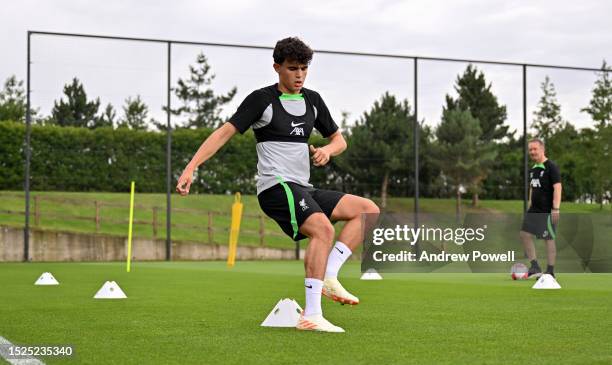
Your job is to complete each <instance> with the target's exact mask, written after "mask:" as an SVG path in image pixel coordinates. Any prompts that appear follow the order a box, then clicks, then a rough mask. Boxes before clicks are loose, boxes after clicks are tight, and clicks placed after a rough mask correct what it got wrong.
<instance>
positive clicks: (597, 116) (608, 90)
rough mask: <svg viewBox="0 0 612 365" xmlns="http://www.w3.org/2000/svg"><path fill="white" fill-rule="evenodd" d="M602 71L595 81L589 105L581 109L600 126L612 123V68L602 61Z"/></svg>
mask: <svg viewBox="0 0 612 365" xmlns="http://www.w3.org/2000/svg"><path fill="white" fill-rule="evenodd" d="M601 69H602V72H599V73H598V74H599V77H598V78H597V80H596V81H595V86H594V87H593V90H592V94H593V96H592V97H591V101H590V102H589V106H587V107H585V108H583V109H582V111H583V112H586V113H588V114H589V115H590V116H591V118H592V119H593V121H595V122H596V123H597V125H598V127H600V126H606V125H609V124H610V123H612V75H610V73H611V72H612V68H611V67H610V66H608V65H607V64H606V61H605V60H604V61H603V64H602V66H601Z"/></svg>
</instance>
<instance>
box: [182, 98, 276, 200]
mask: <svg viewBox="0 0 612 365" xmlns="http://www.w3.org/2000/svg"><path fill="white" fill-rule="evenodd" d="M268 104H270V101H269V98H267V97H266V94H264V93H263V92H262V91H261V90H255V91H253V92H252V93H251V94H249V95H248V96H247V97H246V98H245V99H244V101H243V102H242V103H241V104H240V106H239V107H238V110H236V113H234V115H232V117H231V118H230V119H229V121H228V122H227V123H225V124H223V125H222V126H221V127H219V128H217V130H215V131H214V132H213V133H212V134H211V135H210V136H208V138H206V140H205V141H204V142H203V143H202V145H201V146H200V148H198V151H197V152H196V153H195V155H194V156H193V158H192V159H191V161H189V163H188V164H187V167H185V170H184V171H183V173H182V174H181V177H180V178H179V180H178V184H177V185H176V191H177V192H179V193H180V194H181V195H187V194H189V187H190V186H191V183H192V182H193V172H194V171H195V170H196V169H197V168H198V166H200V165H201V164H203V163H204V162H206V161H208V159H209V158H211V157H212V156H213V155H214V154H215V153H216V152H217V151H218V150H219V149H220V148H221V147H223V145H224V144H226V143H227V141H229V140H230V139H231V138H232V136H234V134H236V133H237V132H239V133H244V132H246V131H247V130H248V129H249V127H250V126H251V125H252V124H253V123H255V122H256V121H258V120H259V118H260V117H261V115H262V113H263V112H264V110H265V109H266V107H267V106H268Z"/></svg>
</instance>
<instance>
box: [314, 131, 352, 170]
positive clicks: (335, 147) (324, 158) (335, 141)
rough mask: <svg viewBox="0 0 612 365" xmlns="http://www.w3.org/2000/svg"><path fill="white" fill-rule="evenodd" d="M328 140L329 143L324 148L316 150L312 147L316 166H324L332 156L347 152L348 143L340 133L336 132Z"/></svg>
mask: <svg viewBox="0 0 612 365" xmlns="http://www.w3.org/2000/svg"><path fill="white" fill-rule="evenodd" d="M327 138H328V139H329V143H328V144H327V145H325V146H323V147H319V148H315V147H314V146H313V145H310V152H311V153H312V161H313V163H314V165H315V166H324V165H325V164H327V163H328V162H329V160H330V158H331V157H332V156H338V155H339V154H341V153H342V152H344V150H346V141H345V140H344V136H343V135H342V133H340V131H336V132H335V133H334V134H332V135H331V136H329V137H327Z"/></svg>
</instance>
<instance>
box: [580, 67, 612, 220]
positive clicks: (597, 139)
mask: <svg viewBox="0 0 612 365" xmlns="http://www.w3.org/2000/svg"><path fill="white" fill-rule="evenodd" d="M601 69H602V72H599V73H598V78H597V80H596V81H595V86H594V87H593V90H592V97H591V100H590V102H589V106H587V107H585V108H583V109H582V111H583V112H586V113H588V114H589V115H590V116H591V118H592V119H593V121H594V122H595V128H594V131H593V133H589V134H588V136H589V138H588V142H587V145H588V146H589V147H590V150H589V153H588V156H585V158H588V163H589V164H591V165H593V166H592V167H591V169H590V174H591V176H592V179H593V181H592V184H593V189H594V190H595V192H596V193H595V195H596V198H597V201H598V202H599V204H600V208H602V209H603V203H604V201H605V200H606V199H607V200H611V199H612V196H610V195H611V193H612V176H610V175H611V174H610V168H611V167H612V166H611V164H610V159H612V139H610V137H612V134H611V132H610V130H611V129H612V76H611V75H610V72H612V68H610V66H608V65H607V64H606V61H605V60H604V61H603V64H602V66H601ZM585 163H587V161H585Z"/></svg>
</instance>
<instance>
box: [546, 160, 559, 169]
mask: <svg viewBox="0 0 612 365" xmlns="http://www.w3.org/2000/svg"><path fill="white" fill-rule="evenodd" d="M544 165H546V167H548V168H549V169H557V170H558V169H559V165H557V164H556V163H555V161H553V160H550V159H548V160H546V162H544Z"/></svg>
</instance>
